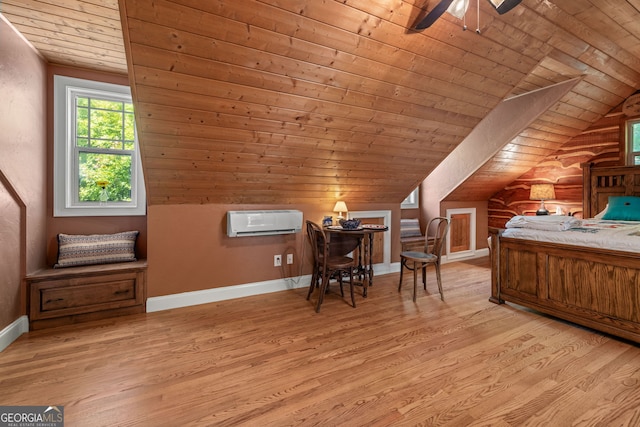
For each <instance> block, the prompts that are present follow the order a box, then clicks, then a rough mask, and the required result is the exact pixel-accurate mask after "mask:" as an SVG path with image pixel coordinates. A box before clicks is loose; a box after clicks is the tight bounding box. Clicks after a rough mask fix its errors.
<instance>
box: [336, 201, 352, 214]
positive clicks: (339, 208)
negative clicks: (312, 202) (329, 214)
mask: <svg viewBox="0 0 640 427" xmlns="http://www.w3.org/2000/svg"><path fill="white" fill-rule="evenodd" d="M333 211H334V212H338V213H342V212H348V211H349V209H347V204H346V203H345V202H343V201H342V200H338V201H337V202H336V205H335V206H334V207H333Z"/></svg>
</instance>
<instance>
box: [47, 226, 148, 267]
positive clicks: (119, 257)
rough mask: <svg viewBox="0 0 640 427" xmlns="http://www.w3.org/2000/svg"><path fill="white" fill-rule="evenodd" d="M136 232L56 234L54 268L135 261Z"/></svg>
mask: <svg viewBox="0 0 640 427" xmlns="http://www.w3.org/2000/svg"><path fill="white" fill-rule="evenodd" d="M137 237H138V231H123V232H121V233H114V234H90V235H74V234H62V233H60V234H58V262H57V263H56V264H55V265H54V266H53V267H54V268H61V267H75V266H78V265H91V264H109V263H114V262H126V261H135V260H136V254H135V246H136V238H137Z"/></svg>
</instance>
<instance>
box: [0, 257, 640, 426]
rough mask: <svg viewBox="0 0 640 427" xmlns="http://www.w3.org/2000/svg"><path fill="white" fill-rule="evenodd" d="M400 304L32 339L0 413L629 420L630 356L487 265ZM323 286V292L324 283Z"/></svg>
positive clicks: (296, 294) (149, 318) (106, 328)
mask: <svg viewBox="0 0 640 427" xmlns="http://www.w3.org/2000/svg"><path fill="white" fill-rule="evenodd" d="M428 274H429V276H428V281H429V283H428V289H427V292H425V291H424V290H422V289H419V294H418V300H417V302H416V303H413V302H412V300H411V280H412V279H411V275H405V277H406V281H405V284H404V288H403V291H402V293H400V294H399V293H398V292H397V280H398V274H390V275H385V276H378V277H376V284H375V286H374V287H373V288H371V289H370V292H369V297H368V298H367V299H363V298H362V296H361V295H359V296H358V298H357V304H358V306H357V308H355V309H354V308H351V307H350V306H349V305H348V304H347V302H346V301H347V300H348V297H347V298H345V299H344V300H343V299H341V298H340V296H339V295H338V294H336V293H335V289H332V293H330V294H328V295H327V296H326V298H325V302H324V304H323V306H322V310H321V312H320V313H319V314H317V313H315V312H314V303H315V298H316V297H317V294H314V295H313V296H312V300H311V301H306V300H305V296H306V289H296V290H292V291H286V292H279V293H274V294H268V295H262V296H256V297H249V298H244V299H242V300H233V301H224V302H219V303H214V304H207V305H201V306H197V307H189V308H183V309H176V310H169V311H164V312H158V313H150V314H144V315H133V316H127V317H122V318H119V319H117V320H110V321H98V322H92V323H87V324H83V325H76V326H72V327H63V328H56V329H51V330H44V331H38V332H32V333H29V334H25V335H23V336H22V337H20V338H19V339H18V340H17V341H16V342H14V343H13V344H12V345H10V346H9V347H8V348H7V349H6V350H5V351H4V352H2V353H0V405H54V404H55V405H64V410H65V420H66V425H67V426H207V425H223V426H225V425H247V426H287V425H291V426H301V425H303V426H307V425H320V426H336V425H340V426H388V425H394V426H395V425H397V426H405V425H425V426H426V425H433V426H435V425H450V426H488V425H491V426H521V425H536V426H571V425H576V426H632V425H640V347H638V346H637V345H634V344H631V343H628V342H625V341H622V340H618V339H615V338H612V337H608V336H605V335H602V334H600V333H596V332H593V331H590V330H588V329H584V328H581V327H577V326H574V325H571V324H568V323H565V322H562V321H559V320H556V319H552V318H549V317H546V316H542V315H540V314H537V313H533V312H531V311H528V310H524V309H522V308H518V307H514V306H509V305H502V306H498V305H495V304H492V303H490V302H489V301H488V297H489V280H490V271H489V264H488V261H487V259H480V260H476V261H471V262H456V263H450V264H446V265H444V266H443V283H444V289H445V302H442V301H440V298H439V295H438V292H437V287H436V285H435V277H434V276H435V274H434V273H433V270H430V271H429V273H428ZM334 288H335V286H334Z"/></svg>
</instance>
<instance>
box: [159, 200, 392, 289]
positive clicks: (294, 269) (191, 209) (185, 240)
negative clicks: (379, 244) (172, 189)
mask: <svg viewBox="0 0 640 427" xmlns="http://www.w3.org/2000/svg"><path fill="white" fill-rule="evenodd" d="M347 204H348V201H347ZM332 207H333V206H331V207H324V206H312V205H294V206H264V205H263V206H245V205H167V206H151V207H150V208H149V211H148V215H147V216H148V233H149V238H148V263H149V270H148V273H149V274H148V290H147V293H148V296H149V297H154V296H161V295H170V294H176V293H181V292H189V291H196V290H203V289H210V288H218V287H223V286H231V285H238V284H244V283H255V282H261V281H267V280H275V279H279V278H282V277H291V276H299V275H304V274H309V273H310V268H309V266H310V262H311V261H310V253H309V248H308V247H307V241H306V234H305V231H304V227H303V232H302V233H296V234H284V235H276V236H258V237H235V238H231V237H228V236H227V235H226V213H227V211H228V210H243V209H298V210H301V211H302V212H303V217H304V220H307V219H309V220H311V221H314V222H318V223H320V222H321V221H322V218H323V216H324V215H335V214H333V213H332V212H330V209H331V208H332ZM348 207H349V209H351V210H352V211H365V210H366V211H371V210H373V211H377V210H392V214H391V218H392V222H393V225H392V231H395V230H397V229H398V228H399V226H400V209H399V205H398V204H395V205H380V204H376V205H368V206H351V205H350V204H348ZM327 208H328V209H327ZM391 238H392V252H391V260H392V262H394V261H396V262H397V261H398V260H399V257H400V255H399V253H400V249H399V247H400V241H399V237H398V234H397V233H395V232H392V237H391ZM287 253H293V254H294V264H293V265H292V266H287V265H285V266H284V268H283V269H280V268H276V267H274V266H273V256H274V255H276V254H282V255H283V259H286V257H285V256H284V255H285V254H287Z"/></svg>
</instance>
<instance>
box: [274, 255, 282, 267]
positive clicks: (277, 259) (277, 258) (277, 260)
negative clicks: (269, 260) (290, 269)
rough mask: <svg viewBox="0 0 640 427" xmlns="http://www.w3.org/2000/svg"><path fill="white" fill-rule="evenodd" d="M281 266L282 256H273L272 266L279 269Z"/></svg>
mask: <svg viewBox="0 0 640 427" xmlns="http://www.w3.org/2000/svg"><path fill="white" fill-rule="evenodd" d="M281 265H282V255H274V256H273V266H274V267H280V266H281Z"/></svg>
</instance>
